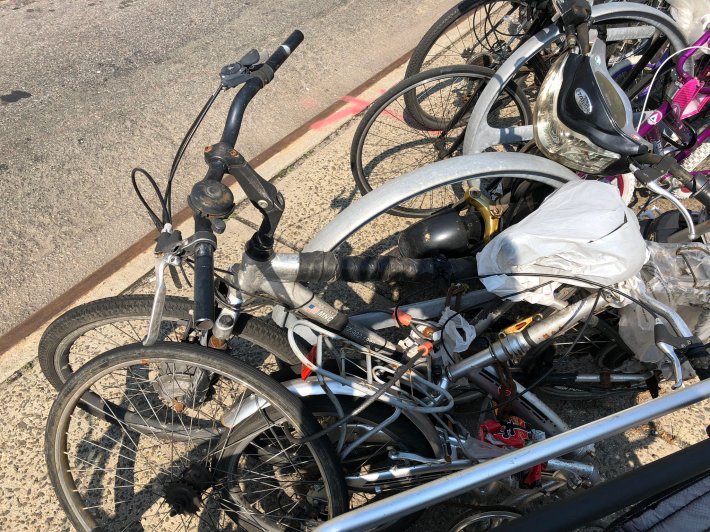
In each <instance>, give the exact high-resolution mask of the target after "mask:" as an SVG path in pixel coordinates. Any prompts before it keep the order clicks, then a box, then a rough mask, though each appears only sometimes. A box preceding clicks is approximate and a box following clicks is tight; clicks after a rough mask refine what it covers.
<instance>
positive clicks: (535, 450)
mask: <svg viewBox="0 0 710 532" xmlns="http://www.w3.org/2000/svg"><path fill="white" fill-rule="evenodd" d="M708 397H710V380H705V381H701V382H699V383H697V384H693V385H692V386H688V387H687V388H683V389H680V390H677V391H674V392H671V393H669V394H667V395H665V396H663V397H660V398H658V399H653V400H651V401H649V402H647V403H644V404H640V405H636V406H633V407H631V408H628V409H626V410H622V411H621V412H616V413H614V414H611V415H609V416H607V417H604V418H601V419H599V420H597V421H593V422H591V423H587V424H586V425H582V426H580V427H577V428H574V429H572V430H570V431H568V432H565V433H563V434H559V435H557V436H553V437H551V438H549V439H547V440H545V441H543V442H540V443H536V444H534V445H531V446H528V447H524V448H522V449H518V450H516V451H513V452H510V453H508V454H506V455H504V456H501V457H499V458H494V459H493V460H490V461H488V462H484V463H482V464H480V465H476V466H473V467H470V468H468V469H465V470H463V471H459V472H458V473H454V474H451V475H447V476H445V477H442V478H440V479H437V480H434V481H432V482H428V483H426V484H422V485H421V486H417V487H416V488H413V489H410V490H407V491H403V492H401V493H398V494H396V495H393V496H391V497H388V498H387V499H384V500H382V501H379V502H376V503H373V504H369V505H367V506H363V507H362V508H359V509H357V510H354V511H352V512H348V513H347V514H344V515H341V516H339V517H336V518H335V519H333V520H331V521H328V522H326V523H324V524H322V525H321V526H319V527H318V528H317V529H316V530H317V531H319V532H336V531H337V532H342V531H348V530H353V531H354V530H366V529H368V528H371V527H373V526H375V525H378V524H381V523H385V522H391V521H393V520H394V519H397V518H399V517H402V516H405V515H407V514H410V513H413V512H415V511H417V510H421V509H422V508H426V507H428V506H432V505H434V504H437V503H439V502H442V501H445V500H447V499H450V498H451V497H455V496H457V495H460V494H462V493H465V492H467V491H470V490H471V489H473V488H476V487H478V486H481V485H483V484H486V483H488V482H491V481H493V480H497V479H500V478H504V477H507V476H509V475H511V474H513V473H517V472H519V471H522V470H524V469H527V468H529V467H531V466H534V465H535V464H539V463H541V462H544V461H546V460H549V459H551V458H555V457H557V456H561V455H564V454H565V453H568V452H570V451H572V450H574V449H577V448H579V447H583V446H585V445H589V444H591V443H595V442H597V441H600V440H603V439H605V438H608V437H610V436H614V435H615V434H619V433H620V432H624V431H625V430H628V429H630V428H632V427H635V426H636V425H640V424H641V423H645V422H647V421H650V420H652V419H655V418H658V417H661V416H664V415H666V414H669V413H671V412H673V411H675V410H679V409H681V408H685V407H687V406H690V405H692V404H694V403H697V402H699V401H702V400H703V399H707V398H708Z"/></svg>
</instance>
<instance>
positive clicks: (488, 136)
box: [463, 2, 686, 155]
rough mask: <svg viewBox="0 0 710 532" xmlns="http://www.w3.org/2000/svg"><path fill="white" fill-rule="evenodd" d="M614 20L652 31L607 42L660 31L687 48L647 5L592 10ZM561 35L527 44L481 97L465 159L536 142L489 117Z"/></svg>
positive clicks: (546, 32) (525, 130)
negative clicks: (494, 148) (492, 122)
mask: <svg viewBox="0 0 710 532" xmlns="http://www.w3.org/2000/svg"><path fill="white" fill-rule="evenodd" d="M613 19H622V20H623V19H630V20H637V21H639V22H644V23H646V24H649V27H644V26H631V27H628V28H612V29H610V31H609V32H608V33H607V37H606V40H607V42H611V41H614V40H624V39H630V38H639V36H640V37H643V36H644V35H648V36H650V35H652V34H653V32H655V30H656V28H660V29H662V30H663V32H664V33H665V34H666V35H668V37H669V41H670V44H671V46H673V47H674V48H676V49H678V50H680V49H681V48H685V47H686V42H685V39H684V37H683V35H682V33H681V32H680V29H679V28H678V26H677V25H676V23H675V22H674V21H673V19H671V18H670V17H669V16H667V15H665V14H664V13H661V12H660V11H658V10H656V9H653V8H651V7H649V6H646V5H644V4H631V3H627V2H619V3H611V4H601V5H595V6H592V20H593V21H594V22H605V21H607V20H613ZM649 29H650V32H651V33H650V34H644V31H647V30H649ZM612 30H613V31H612ZM561 35H562V34H561V32H560V29H559V28H558V27H557V26H556V25H554V24H552V25H550V26H548V27H547V28H545V29H543V30H541V31H539V32H538V33H537V34H535V35H533V36H531V37H530V38H529V39H528V40H527V41H525V43H523V44H522V45H521V46H520V47H519V48H518V49H517V50H516V51H515V52H514V53H513V54H512V55H511V56H510V57H509V58H508V59H507V60H506V61H505V63H503V64H502V65H501V66H500V67H499V68H498V70H497V71H496V75H495V76H494V77H493V79H491V81H490V82H489V83H488V84H487V85H486V88H485V89H484V90H483V92H482V93H481V96H480V98H479V99H478V102H477V104H476V106H475V107H474V108H473V111H472V112H471V116H470V117H469V119H468V125H467V126H466V135H465V137H464V143H463V153H464V155H473V154H476V153H482V152H483V151H485V150H486V149H487V148H489V147H491V146H495V145H497V144H509V143H514V142H524V141H529V140H532V139H533V127H532V126H517V127H512V128H505V129H499V128H493V127H491V126H490V125H489V124H488V120H487V117H488V114H489V113H490V111H491V107H492V106H493V104H494V102H495V101H496V100H497V99H498V97H499V96H500V95H501V94H502V93H503V88H504V87H505V86H506V85H507V84H508V83H510V82H511V81H512V80H513V79H514V78H515V76H516V75H517V74H518V72H519V71H520V69H521V68H522V67H523V65H525V64H526V63H527V62H528V61H529V60H530V58H531V57H533V56H535V55H536V54H538V53H540V52H541V51H542V50H543V49H545V48H547V47H548V46H550V45H552V44H553V43H554V42H555V41H556V40H557V39H559V38H560V37H561Z"/></svg>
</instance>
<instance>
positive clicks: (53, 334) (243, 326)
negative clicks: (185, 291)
mask: <svg viewBox="0 0 710 532" xmlns="http://www.w3.org/2000/svg"><path fill="white" fill-rule="evenodd" d="M152 308H153V296H152V295H129V296H117V297H109V298H105V299H99V300H96V301H91V302H89V303H85V304H83V305H79V306H78V307H75V308H73V309H70V310H68V311H67V312H65V313H64V314H62V315H61V316H60V317H59V318H57V319H56V320H54V321H53V322H52V323H51V324H50V325H49V327H47V329H46V330H45V332H44V334H43V335H42V338H41V340H40V342H39V347H38V357H39V363H40V367H41V368H42V372H43V373H44V375H45V377H46V379H47V380H48V381H49V382H50V383H51V384H52V386H54V387H55V388H56V389H57V390H59V389H60V388H61V387H62V386H63V385H64V382H65V381H66V379H67V378H68V377H69V375H71V373H72V366H71V363H70V361H69V356H70V351H71V349H72V347H74V346H75V344H76V342H77V341H78V340H79V339H80V338H81V337H82V336H84V335H86V334H88V333H89V332H91V331H96V330H97V328H98V327H101V326H104V325H111V324H114V325H115V324H116V323H118V321H121V320H123V321H126V320H129V319H130V320H136V321H142V322H144V324H145V325H146V327H147V323H148V321H149V318H150V314H151V311H152ZM192 308H193V303H192V301H190V300H189V299H186V298H181V297H172V296H169V297H166V298H165V310H164V313H163V320H164V321H166V320H179V321H181V322H187V323H189V322H191V316H190V312H191V310H192ZM121 332H123V331H121ZM130 332H131V333H133V332H135V334H128V333H127V334H126V335H125V338H121V340H123V341H124V344H125V343H132V342H137V341H140V340H142V338H140V337H139V336H140V334H139V333H138V332H137V331H130ZM233 333H234V335H235V336H236V337H239V338H243V339H244V340H246V341H247V342H249V343H252V344H254V345H256V346H258V347H260V348H262V349H265V350H267V351H268V352H270V353H272V354H274V355H275V356H276V357H277V358H279V359H280V360H283V361H284V362H286V363H287V364H289V365H293V364H297V363H298V359H297V357H296V356H295V355H294V354H293V352H292V351H291V348H290V347H289V344H288V339H287V338H286V337H285V335H282V334H279V329H278V327H276V325H273V324H271V323H268V322H266V321H264V320H261V319H259V318H256V317H254V316H251V315H249V314H244V313H242V314H240V316H239V319H238V320H237V323H236V324H235V326H234V330H233ZM116 340H117V339H116V338H112V341H113V343H114V345H112V346H110V347H116V346H117V345H121V344H119V343H118V342H117V341H116ZM94 349H95V350H93V355H94V356H95V355H97V354H99V353H101V352H103V351H106V350H108V348H106V349H105V348H104V347H99V348H94ZM87 360H88V358H87Z"/></svg>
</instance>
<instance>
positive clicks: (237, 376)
mask: <svg viewBox="0 0 710 532" xmlns="http://www.w3.org/2000/svg"><path fill="white" fill-rule="evenodd" d="M161 364H162V365H163V366H161ZM182 364H186V365H189V366H191V367H197V368H202V369H204V370H205V371H208V372H210V374H212V375H216V376H219V377H221V379H217V381H214V382H218V383H220V384H221V383H224V382H225V381H227V380H228V379H229V383H236V385H237V386H238V387H239V389H243V390H245V392H244V394H243V395H242V400H241V401H240V402H239V403H237V402H236V399H235V400H234V401H233V402H231V403H229V405H226V404H223V403H218V402H217V403H216V405H217V406H221V407H222V408H223V411H222V410H219V413H218V410H214V411H212V412H213V414H212V416H213V418H214V419H213V421H214V422H216V423H221V422H222V419H223V416H224V412H228V411H230V410H229V409H232V410H233V409H234V407H237V408H238V410H239V409H241V406H242V404H244V400H245V399H244V398H245V397H248V395H247V394H252V395H253V394H256V395H257V399H256V400H255V401H254V402H255V403H256V407H255V408H256V409H257V411H258V412H262V411H263V410H266V409H270V411H271V413H272V415H273V412H277V413H278V417H276V418H272V419H273V420H274V423H272V424H271V425H270V426H269V427H268V428H269V430H270V431H271V432H274V430H275V427H278V426H279V425H277V424H276V422H282V421H285V423H286V429H280V430H287V431H288V432H291V430H295V431H296V433H297V434H298V435H299V436H306V435H309V434H314V433H315V432H317V431H319V430H320V426H319V425H318V423H317V421H316V420H315V418H314V417H313V416H312V415H311V414H310V413H309V412H307V411H306V410H305V409H304V407H303V404H302V403H301V401H300V400H298V399H297V398H296V397H295V396H294V395H292V394H291V393H289V392H288V390H286V389H285V388H283V387H282V386H281V385H280V384H278V383H277V382H276V381H274V380H273V379H271V378H269V377H268V376H267V375H265V374H263V373H262V372H260V371H258V370H257V369H255V368H252V367H250V366H249V365H247V364H246V363H244V362H241V361H239V360H236V359H234V358H233V357H230V356H229V355H227V354H224V353H221V352H219V351H215V350H212V349H207V348H204V347H201V346H194V345H189V344H181V343H159V344H156V345H154V346H150V347H145V346H142V345H138V344H134V345H129V346H122V347H118V348H116V349H113V350H112V351H109V352H107V353H104V354H102V355H99V356H98V357H96V358H94V359H92V360H91V361H89V362H88V363H87V364H85V365H84V366H82V367H81V368H80V369H78V370H77V371H76V372H75V373H74V374H73V375H71V377H70V378H69V379H68V380H67V382H66V384H65V386H64V387H63V388H62V390H61V391H60V392H59V394H58V396H57V398H56V400H55V402H54V404H53V405H52V409H51V411H50V414H49V418H48V423H47V430H46V434H45V456H46V460H47V465H48V470H49V477H50V480H51V482H52V485H53V487H54V489H55V492H56V493H57V496H58V498H59V500H60V503H61V505H62V507H63V508H64V509H65V511H66V512H67V515H68V517H69V519H70V521H71V522H72V524H73V525H74V526H75V527H76V528H77V529H78V530H91V529H94V528H95V525H96V519H98V518H100V517H101V516H102V515H104V514H103V513H102V512H99V511H98V510H97V511H96V512H95V513H96V514H97V516H96V517H94V516H92V515H90V512H89V510H93V509H94V506H95V505H94V504H91V505H89V506H88V507H85V506H84V504H83V503H84V501H83V499H82V495H80V492H81V491H82V490H83V486H84V485H83V484H81V483H79V484H77V482H76V480H77V478H78V475H80V474H81V473H83V472H86V471H93V469H91V468H92V467H94V465H95V464H98V465H96V467H97V468H98V471H100V472H101V475H100V476H99V477H97V478H95V477H93V476H90V479H89V483H88V484H87V486H88V487H87V488H86V489H85V490H84V491H87V492H89V491H91V495H90V496H89V497H93V498H94V499H95V498H96V497H100V496H102V494H103V493H104V492H105V491H106V490H105V489H104V488H102V487H101V484H100V483H101V482H103V481H104V480H105V479H106V477H107V476H112V473H113V472H114V471H118V470H119V469H120V471H121V473H120V475H116V479H115V482H111V486H112V488H111V489H113V490H114V492H113V493H108V492H107V494H108V495H107V496H108V497H109V499H113V501H109V502H108V503H107V504H108V505H110V507H111V511H112V512H114V513H116V516H117V518H123V517H125V519H126V520H130V521H129V523H128V524H129V525H130V524H131V523H134V522H135V516H134V515H133V510H134V506H138V507H144V506H145V505H146V500H147V503H148V504H150V506H149V507H147V508H146V509H145V510H146V511H147V510H148V509H150V508H152V507H154V505H156V504H158V503H159V502H160V504H159V506H158V508H162V504H164V503H165V502H168V504H169V506H170V507H171V508H173V509H174V508H176V506H175V504H176V503H175V501H176V500H177V501H181V503H184V502H185V499H184V498H179V497H177V496H176V493H177V494H178V495H180V494H181V493H183V492H184V490H185V489H191V490H193V493H194V491H195V490H197V489H198V488H197V487H196V486H197V484H195V481H194V480H186V479H194V474H195V473H194V471H199V469H200V468H202V469H206V468H207V467H211V466H205V465H203V462H204V464H209V463H212V462H211V461H210V457H211V456H213V455H214V454H215V453H219V455H220V458H219V459H218V460H217V461H216V462H214V463H216V464H220V465H222V464H223V462H222V460H223V457H224V456H225V454H223V453H226V454H227V456H228V457H229V458H230V459H233V458H234V455H235V453H237V452H239V453H241V452H243V451H244V448H246V447H248V446H249V445H252V443H251V442H253V441H255V438H256V437H258V434H257V435H255V434H254V433H253V429H254V427H253V426H251V425H250V423H248V422H246V423H244V424H238V425H237V426H236V427H232V428H229V430H228V431H227V434H228V435H229V437H227V438H225V439H223V440H222V439H220V441H224V442H225V443H223V447H215V449H212V447H211V443H212V440H214V437H213V438H212V440H210V441H209V444H210V445H209V446H207V448H206V452H207V454H206V455H205V454H204V453H205V441H204V440H200V439H197V440H196V441H193V440H190V441H189V444H190V445H194V447H193V448H192V449H191V450H190V452H189V453H178V454H175V453H174V450H175V449H174V447H172V445H174V444H175V443H176V442H178V440H167V441H166V440H164V439H161V438H155V439H154V440H151V441H149V445H148V446H147V447H146V448H145V450H146V452H150V453H153V454H152V457H151V460H158V456H157V455H156V453H157V452H158V451H156V448H157V447H158V446H159V445H164V444H170V445H171V448H170V451H171V453H170V454H169V455H167V454H165V455H164V458H165V459H168V461H169V464H170V466H169V467H170V470H169V472H170V475H169V476H167V477H166V476H165V475H163V476H162V477H161V474H162V471H165V470H164V469H161V468H160V467H158V469H157V470H156V469H154V462H152V461H146V462H145V464H149V465H150V468H148V469H146V470H141V469H140V468H139V467H138V465H139V464H141V465H145V464H143V462H140V461H139V458H138V457H139V454H138V449H139V448H140V445H141V438H144V437H146V435H145V434H141V435H140V436H136V435H134V436H131V433H129V429H130V427H128V426H127V425H125V424H121V423H110V424H109V425H108V426H107V429H108V431H111V434H110V441H113V442H115V443H118V444H120V445H121V447H120V448H119V451H117V452H115V453H114V451H113V447H112V446H108V447H109V448H108V449H107V448H105V447H104V446H106V444H105V443H104V440H103V439H101V438H102V437H103V436H102V435H101V426H100V425H99V424H100V423H101V421H100V419H98V418H95V417H89V419H88V421H87V419H86V418H87V416H86V414H85V413H84V412H83V410H82V404H81V403H83V400H84V397H85V396H86V395H87V393H89V390H90V389H93V390H99V389H101V390H104V389H105V386H102V387H99V382H100V381H101V379H103V378H104V377H106V376H112V375H113V373H112V372H115V371H118V372H122V371H123V370H124V369H126V372H127V374H130V372H131V368H134V367H135V368H138V369H139V372H140V374H141V375H142V374H144V373H145V374H146V375H153V374H154V373H152V372H151V371H150V370H149V369H145V370H144V369H143V368H150V367H167V368H168V370H167V371H169V370H170V368H175V367H178V366H180V365H182ZM108 382H109V384H111V383H114V382H117V383H118V384H117V385H116V386H117V388H120V387H121V386H122V385H121V382H122V381H121V380H120V379H119V380H116V379H115V377H113V378H112V379H109V380H108ZM128 382H129V383H131V385H132V386H136V385H137V384H138V385H142V386H143V387H142V388H141V391H142V393H143V395H144V396H145V393H146V392H148V393H153V392H152V390H156V389H157V388H154V387H153V388H151V386H155V382H148V381H145V382H144V381H143V380H137V381H131V380H130V379H129V380H128ZM134 390H135V388H130V391H131V392H133V391H134ZM92 393H94V392H92ZM121 393H122V394H123V396H125V397H128V396H127V395H126V393H125V392H123V391H121ZM213 393H215V394H216V393H217V392H213ZM131 395H132V396H133V397H134V398H135V397H140V396H138V395H133V394H131ZM226 396H227V397H233V396H234V389H228V390H227V391H226ZM112 401H113V399H105V398H104V402H105V404H106V405H110V404H112ZM146 401H148V399H147V398H146ZM136 402H137V401H136ZM129 403H131V404H132V402H131V401H130V399H129ZM237 405H238V406H237ZM187 408H190V406H189V405H188V406H187V407H186V410H179V411H178V410H175V409H174V408H173V409H172V411H171V412H170V414H171V416H178V417H181V416H182V415H183V413H184V412H187ZM191 408H192V409H194V408H195V405H194V403H193V405H192V407H191ZM211 408H212V407H211ZM166 409H167V410H171V408H170V407H169V406H166ZM151 410H154V407H152V406H151V408H150V409H144V413H147V412H150V411H151ZM137 411H138V414H139V415H140V410H139V409H137ZM200 411H201V405H200V407H198V410H197V412H198V413H199V412H200ZM74 412H77V416H76V417H73V414H74ZM258 412H255V414H257V413H258ZM166 415H167V413H166ZM75 421H76V424H77V426H78V429H79V433H80V436H79V437H80V439H79V441H78V443H77V441H76V438H72V437H71V436H70V435H69V434H68V430H69V428H70V426H72V423H73V422H75ZM87 422H88V424H89V426H90V428H91V430H90V431H89V432H86V424H87ZM176 425H177V424H176ZM252 425H253V423H252ZM190 427H191V428H192V425H190ZM290 427H293V429H291V428H290ZM225 429H226V427H225ZM186 430H187V429H186ZM116 431H123V432H122V433H120V436H121V437H120V438H119V437H118V436H116V434H115V432H116ZM250 431H252V432H250ZM83 434H86V436H83ZM106 434H108V432H107V433H106ZM133 434H135V433H133ZM274 434H275V432H274ZM126 436H127V439H124V438H125V437H126ZM92 438H93V439H92ZM96 438H99V442H98V443H96V442H95V441H94V440H95V439H96ZM247 438H252V439H251V440H248V441H247ZM234 441H240V442H242V448H241V449H235V445H231V444H230V446H229V447H226V444H227V442H230V443H231V442H234ZM245 441H246V443H243V442H245ZM155 442H157V443H155ZM101 444H103V445H104V446H102V445H101ZM302 447H306V448H307V451H308V452H309V453H311V454H312V457H311V458H312V463H313V464H314V465H315V467H316V468H317V469H318V471H317V475H318V476H317V477H313V478H318V479H319V480H318V481H315V480H314V481H312V482H311V481H309V482H311V483H312V484H313V483H316V482H317V483H318V486H320V487H319V489H320V490H322V492H323V493H325V494H326V497H327V503H328V506H327V514H328V518H330V517H334V516H335V515H338V514H340V513H343V512H345V511H347V508H348V506H347V504H348V495H347V489H346V487H345V482H344V479H343V475H342V470H341V468H340V465H339V461H338V458H337V457H336V455H335V453H334V450H333V447H332V445H331V444H330V442H329V441H328V440H327V438H325V437H322V438H319V439H317V440H314V441H313V442H310V443H308V444H305V445H303V446H302ZM126 448H128V450H129V451H130V452H128V451H126ZM282 448H283V447H282ZM216 449H219V450H218V451H217V450H216ZM198 450H199V451H200V452H199V453H198V452H197V451H198ZM300 450H301V449H300V447H299V449H298V451H299V452H300ZM289 451H290V448H289ZM106 452H108V457H106V455H105V453H106ZM72 453H77V454H76V455H75V456H74V457H72ZM78 453H84V454H83V455H81V456H79V454H78ZM126 453H127V454H128V458H126ZM229 453H231V454H229ZM283 453H286V451H283ZM257 454H258V453H257ZM277 454H282V452H281V451H279V452H278V453H277ZM292 454H293V451H292V452H291V453H290V454H289V455H288V456H291V455H292ZM168 457H169V458H168ZM143 460H144V461H145V459H143ZM72 461H74V462H78V463H80V464H81V466H80V468H78V469H75V470H74V471H72V469H71V462H72ZM267 461H268V460H267ZM114 462H115V463H116V466H115V469H111V468H112V467H113V466H112V464H113V463H114ZM289 462H290V464H291V467H293V468H294V469H296V467H297V466H296V465H295V464H293V462H291V459H290V458H289ZM301 463H304V464H305V463H306V462H298V464H301ZM308 463H310V462H308ZM127 464H129V465H127ZM130 464H132V465H130ZM186 464H187V465H186ZM121 465H123V467H119V466H121ZM298 467H299V468H301V467H305V466H300V465H299V466H298ZM173 468H179V469H181V470H182V472H181V473H177V472H176V473H173ZM193 468H194V469H193ZM127 469H129V470H130V469H132V473H131V472H129V471H126V470H127ZM149 469H150V470H152V471H154V472H155V471H157V472H158V473H155V474H154V473H152V472H150V471H149ZM284 469H287V466H282V472H283V470H284ZM145 471H149V472H148V473H147V477H148V478H149V479H150V484H146V486H151V487H152V485H153V484H156V485H159V491H152V489H148V490H147V491H146V490H144V489H141V490H140V491H139V492H138V493H137V494H136V493H129V494H126V497H128V499H127V501H129V502H128V505H127V506H121V505H120V502H121V501H122V500H123V499H120V498H119V493H118V492H119V487H122V486H123V484H122V483H123V482H124V481H125V480H126V478H128V482H129V483H130V482H131V480H133V484H132V486H133V491H135V486H136V478H141V477H145V476H146V474H145ZM191 472H192V473H193V476H189V474H190V473H191ZM210 474H211V475H212V474H213V475H215V476H214V477H212V476H210V477H209V479H210V482H211V483H210V484H209V485H208V484H207V483H205V484H203V485H202V488H200V493H199V497H197V498H193V499H189V498H188V500H187V504H189V502H190V500H201V501H204V502H200V503H199V505H198V504H197V503H195V508H198V506H201V508H198V509H199V510H200V511H201V510H205V509H206V508H209V501H211V500H212V499H210V498H211V497H213V498H217V497H225V496H227V492H226V491H225V490H226V489H227V488H226V487H225V486H226V484H224V483H223V482H222V480H221V479H222V476H219V477H217V476H216V475H227V474H234V471H232V470H230V471H226V472H225V471H222V470H220V469H214V471H210ZM304 474H306V473H303V472H301V471H300V469H299V475H300V476H301V478H303V475H304ZM311 474H313V472H311ZM75 476H77V478H75ZM204 478H207V477H204ZM256 478H257V479H258V478H260V477H258V476H257V477H256ZM308 478H310V477H308ZM109 480H111V479H109ZM247 480H249V479H247ZM247 480H244V482H247ZM159 481H160V482H159ZM138 482H139V481H138ZM161 482H162V484H161ZM97 483H98V487H97ZM291 484H293V482H291ZM314 485H315V484H314ZM116 486H118V487H116ZM186 486H187V488H186ZM205 486H206V487H205ZM128 487H129V488H130V486H128ZM287 487H288V481H287V485H286V486H285V487H284V488H280V487H279V489H283V490H285V489H286V488H287ZM126 489H128V488H126ZM179 490H183V492H180V491H179ZM210 490H211V491H210ZM97 491H98V493H97ZM188 493H190V492H189V491H188ZM294 493H295V492H294ZM319 493H320V492H319ZM295 496H296V497H299V496H300V495H299V494H298V493H296V495H295ZM169 497H170V498H171V499H168V498H169ZM321 497H322V495H321ZM158 499H160V501H158ZM221 503H224V501H221ZM221 503H220V505H218V506H217V509H218V512H219V510H220V509H221V508H223V506H222V505H221ZM177 508H179V509H181V510H185V508H187V506H177ZM227 508H229V512H228V514H229V515H227V517H228V518H230V519H231V520H236V519H237V518H238V517H239V516H235V515H234V513H235V512H239V511H243V510H240V509H239V508H237V507H236V506H234V504H233V503H230V504H229V505H227ZM102 511H103V510H102ZM205 511H206V510H205ZM264 511H266V510H264ZM163 513H167V512H163ZM106 515H108V516H109V517H107V519H109V518H110V515H111V514H110V513H107V514H106ZM156 515H157V514H156ZM179 515H180V516H181V519H182V516H183V515H190V516H192V515H193V514H192V513H189V512H185V511H181V512H180V513H179ZM144 517H146V518H149V517H152V515H151V514H150V513H148V514H147V515H144ZM166 517H167V516H166ZM190 519H192V517H190ZM199 519H200V520H201V521H202V522H204V521H205V520H204V519H203V518H202V517H200V518H199ZM253 519H256V518H255V517H254V515H253V514H250V519H249V521H250V523H251V524H252V526H253V525H254V522H253ZM260 519H265V518H261V517H260ZM257 521H258V520H257ZM183 522H184V520H183ZM158 524H162V523H158ZM171 524H172V526H173V527H174V525H175V521H171ZM188 524H189V523H188ZM150 528H151V529H154V527H152V526H151V527H150ZM186 528H187V527H186Z"/></svg>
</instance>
